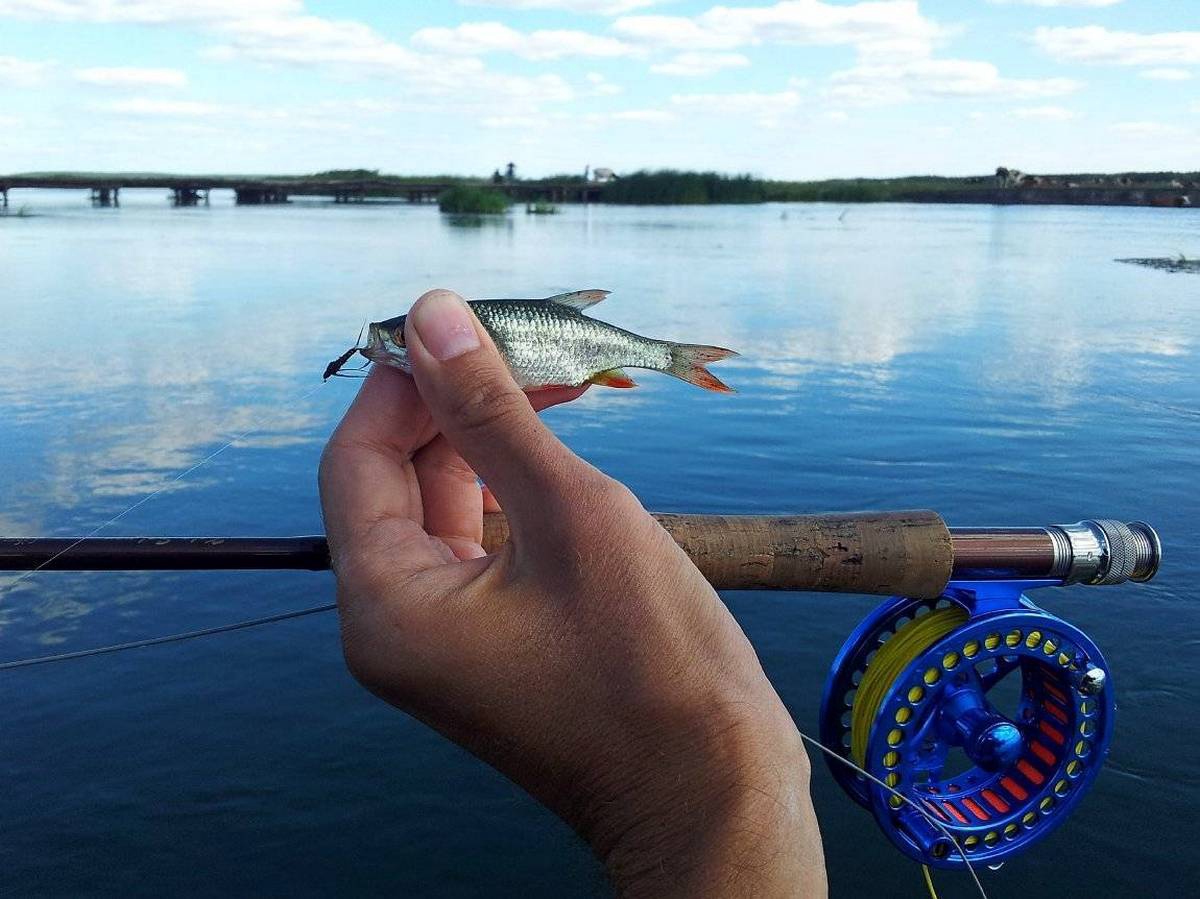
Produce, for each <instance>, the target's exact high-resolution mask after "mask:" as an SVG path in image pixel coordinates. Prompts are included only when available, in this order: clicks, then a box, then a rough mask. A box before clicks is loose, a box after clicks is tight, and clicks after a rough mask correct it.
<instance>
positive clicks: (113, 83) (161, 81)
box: [75, 66, 187, 87]
mask: <svg viewBox="0 0 1200 899" xmlns="http://www.w3.org/2000/svg"><path fill="white" fill-rule="evenodd" d="M75 80H76V81H80V82H82V83H84V84H96V85H100V86H101V87H184V86H185V85H186V84H187V74H186V73H185V72H182V71H180V70H179V69H142V68H135V67H133V66H117V67H114V68H91V69H76V70H75Z"/></svg>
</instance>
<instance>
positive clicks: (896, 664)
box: [850, 605, 967, 765]
mask: <svg viewBox="0 0 1200 899" xmlns="http://www.w3.org/2000/svg"><path fill="white" fill-rule="evenodd" d="M966 621H967V610H966V609H964V608H963V607H962V606H959V605H951V606H948V607H946V608H944V609H937V610H935V611H933V612H930V613H929V614H928V615H925V616H923V617H921V618H914V619H913V620H912V621H910V622H908V623H907V624H905V625H904V626H903V627H901V628H900V629H899V630H898V631H896V633H895V635H894V636H893V637H892V638H891V639H890V640H888V641H887V642H886V643H884V644H883V645H882V646H881V647H879V649H878V651H877V652H876V653H875V657H874V658H873V659H871V662H870V664H869V665H867V670H866V671H865V672H863V676H862V681H861V682H860V683H859V685H858V690H857V691H856V692H855V694H854V706H853V708H852V709H851V710H850V753H851V755H853V756H854V761H856V762H858V764H860V765H865V764H866V763H867V742H868V740H870V738H871V727H872V726H873V725H874V724H875V721H876V719H877V718H878V717H879V707H880V706H881V705H882V704H883V698H884V696H885V695H886V694H887V691H888V690H889V689H890V688H891V686H892V684H894V683H895V682H896V678H898V677H900V675H901V674H902V673H903V672H904V669H906V668H907V667H908V666H909V665H910V664H912V661H913V659H915V658H916V657H917V656H919V655H920V654H921V653H922V652H924V651H925V650H926V649H928V648H929V647H930V646H932V645H933V644H934V643H936V642H937V641H938V640H940V639H942V637H944V636H946V635H947V634H949V633H951V632H952V631H954V630H957V629H958V628H960V627H962V625H963V624H965V623H966Z"/></svg>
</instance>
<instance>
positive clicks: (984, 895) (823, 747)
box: [796, 728, 988, 899]
mask: <svg viewBox="0 0 1200 899" xmlns="http://www.w3.org/2000/svg"><path fill="white" fill-rule="evenodd" d="M796 730H797V732H798V733H799V734H800V739H802V740H804V741H806V742H808V743H811V744H812V745H813V746H815V747H816V748H817V749H819V750H821V751H822V752H823V753H825V754H826V755H827V756H829V758H831V759H834V760H835V761H838V762H841V763H842V764H843V765H845V766H846V767H847V768H852V769H854V770H855V771H857V772H858V773H859V774H861V775H862V776H863V777H865V778H867V779H868V780H870V781H873V782H874V783H876V784H878V785H879V786H881V787H883V788H884V789H885V790H887V791H888V792H889V793H891V794H892V795H893V796H895V797H896V798H898V799H899V800H900V801H901V802H903V803H904V804H905V805H907V806H909V807H910V808H912V809H913V810H914V811H916V813H917V814H918V815H920V816H921V817H922V818H924V819H925V820H926V821H928V822H929V823H930V824H932V825H933V826H934V827H936V828H937V829H938V830H939V831H941V832H942V833H943V834H944V835H945V836H946V838H947V839H948V840H950V842H952V843H953V844H954V848H955V849H957V850H958V854H959V857H960V858H962V860H963V864H964V865H966V866H967V872H968V873H969V874H970V875H971V879H972V880H973V881H975V889H976V890H978V891H979V895H980V897H982V899H988V894H987V890H985V889H984V888H983V883H982V882H981V881H980V880H979V875H978V874H976V873H975V866H974V865H972V864H971V860H970V859H969V858H967V853H966V851H965V850H964V849H963V848H962V846H960V845H959V844H958V840H957V839H955V838H954V834H952V833H951V832H950V831H948V830H947V829H946V828H945V827H943V826H942V822H940V821H938V820H937V819H936V818H934V817H933V816H932V815H931V814H929V812H927V811H925V809H923V808H921V807H920V806H919V805H917V804H916V803H915V802H913V801H912V800H911V799H909V798H908V797H907V796H905V795H904V794H903V793H901V792H900V791H899V790H897V789H895V788H894V787H891V786H889V785H888V784H886V783H884V782H883V781H882V780H880V779H879V778H878V777H876V776H875V775H874V774H872V773H871V772H870V771H866V770H864V769H862V768H860V767H858V765H856V764H854V762H852V761H850V759H848V758H846V757H845V756H843V755H841V754H839V753H837V752H834V751H833V750H832V749H830V748H829V747H828V746H826V745H825V744H824V743H822V742H820V741H819V740H814V739H813V738H812V737H810V736H809V735H808V734H806V733H805V732H804V731H802V730H800V729H799V728H797V729H796ZM935 895H936V894H935Z"/></svg>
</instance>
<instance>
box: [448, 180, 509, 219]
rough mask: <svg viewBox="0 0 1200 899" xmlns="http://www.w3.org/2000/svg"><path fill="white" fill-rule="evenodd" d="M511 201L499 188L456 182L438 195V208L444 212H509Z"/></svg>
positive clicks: (482, 213)
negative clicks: (490, 188) (491, 188)
mask: <svg viewBox="0 0 1200 899" xmlns="http://www.w3.org/2000/svg"><path fill="white" fill-rule="evenodd" d="M510 202H511V201H510V200H509V199H508V197H506V196H505V195H504V194H502V193H500V191H498V190H488V189H487V188H486V187H472V186H470V185H467V184H456V185H454V187H452V188H450V189H449V190H447V191H445V192H444V193H443V194H442V195H441V196H440V197H438V209H440V210H441V211H442V212H453V213H470V214H472V215H487V214H492V213H497V212H507V211H508V206H509V203H510Z"/></svg>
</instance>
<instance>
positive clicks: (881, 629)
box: [821, 579, 1116, 868]
mask: <svg viewBox="0 0 1200 899" xmlns="http://www.w3.org/2000/svg"><path fill="white" fill-rule="evenodd" d="M1062 582H1063V581H1062V580H1061V579H1056V580H1038V581H1018V580H998V581H982V580H981V581H952V582H951V583H950V584H949V586H948V588H947V590H946V592H945V593H944V594H943V595H942V596H941V597H940V598H939V599H936V600H932V599H911V598H906V597H894V598H892V599H890V600H887V601H886V602H884V603H883V605H881V606H879V607H878V608H877V609H876V610H875V611H874V612H873V613H872V614H871V615H870V616H868V617H867V618H866V619H865V620H864V621H863V622H862V623H861V624H860V625H859V626H858V628H857V629H855V631H854V633H853V634H852V635H851V636H850V638H849V639H848V640H847V641H846V643H845V645H843V647H842V649H841V651H840V652H839V653H838V656H837V658H836V660H835V661H834V664H833V668H832V670H831V672H830V675H829V679H828V681H827V683H826V687H825V693H824V696H823V698H822V702H821V739H822V742H823V743H824V744H825V745H826V746H828V747H830V748H832V749H834V750H835V751H837V752H838V753H840V754H841V755H842V756H843V757H844V758H846V759H849V760H850V761H852V762H854V763H855V764H856V765H858V766H859V767H861V768H863V769H864V770H866V771H868V772H869V773H870V774H871V776H872V777H874V778H876V779H877V780H878V782H875V781H872V780H870V779H868V778H866V777H864V776H863V775H862V774H860V773H858V772H856V771H854V770H853V769H851V768H850V767H849V766H846V765H843V764H841V763H838V762H837V761H836V760H833V759H831V760H830V767H831V769H832V772H833V775H834V777H835V778H836V779H837V780H838V782H839V783H840V784H841V786H842V787H843V789H845V790H846V792H847V793H849V794H850V796H851V797H852V798H853V799H854V800H855V801H856V802H858V803H859V804H860V805H862V806H864V807H865V808H868V809H870V810H871V812H872V813H873V814H874V815H875V820H876V821H877V822H878V823H879V826H880V827H881V828H882V829H883V831H884V833H886V834H887V836H888V838H889V839H890V840H891V841H892V842H893V843H894V844H895V845H896V846H897V848H899V849H900V851H901V852H903V853H904V854H905V855H908V856H909V857H911V858H913V859H915V860H917V861H918V862H921V863H923V864H927V865H931V866H934V867H939V868H962V867H963V866H964V864H965V862H964V856H965V858H966V859H967V860H969V861H970V863H971V864H972V865H975V864H977V863H984V864H994V863H996V862H999V861H1001V860H1003V859H1006V858H1008V857H1010V856H1012V855H1014V854H1016V853H1019V852H1021V851H1022V850H1024V849H1026V848H1028V847H1029V846H1031V845H1032V844H1034V843H1036V842H1037V841H1038V840H1040V839H1041V838H1042V837H1044V836H1046V835H1047V834H1048V833H1050V831H1052V830H1053V829H1054V828H1055V827H1057V826H1058V825H1059V824H1061V823H1062V822H1063V821H1064V820H1066V818H1067V816H1068V815H1070V813H1071V811H1072V809H1073V808H1074V807H1075V806H1076V805H1077V804H1078V802H1079V801H1080V799H1082V798H1083V795H1084V794H1085V793H1086V792H1087V790H1088V787H1089V786H1090V785H1091V784H1092V782H1093V780H1094V779H1095V777H1096V775H1097V773H1098V772H1099V770H1100V767H1101V764H1102V763H1103V760H1104V758H1105V756H1106V754H1107V752H1108V746H1109V741H1110V740H1111V738H1112V731H1113V716H1114V712H1115V710H1116V706H1115V703H1114V700H1113V689H1112V684H1111V680H1110V678H1109V671H1108V667H1107V665H1106V664H1105V662H1104V658H1103V656H1102V655H1101V654H1100V650H1099V649H1097V647H1096V645H1095V644H1094V643H1093V642H1092V641H1091V640H1090V639H1089V638H1088V637H1087V635H1085V634H1084V633H1083V632H1082V631H1080V630H1079V629H1078V628H1076V627H1074V626H1072V625H1070V624H1068V623H1067V622H1065V621H1063V620H1062V619H1060V618H1057V617H1055V616H1054V615H1051V614H1050V613H1048V612H1045V611H1043V610H1042V609H1040V608H1038V607H1037V606H1035V605H1034V604H1033V603H1032V602H1030V601H1029V599H1028V598H1027V597H1026V596H1025V595H1024V593H1023V591H1024V590H1026V589H1030V588H1032V587H1041V586H1051V585H1056V584H1060V583H1062ZM1002 697H1007V701H1005V699H1004V698H1002ZM882 784H886V786H887V787H888V788H890V789H888V788H885V787H884V786H883V785H882ZM893 791H894V792H893ZM956 843H957V845H956Z"/></svg>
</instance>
